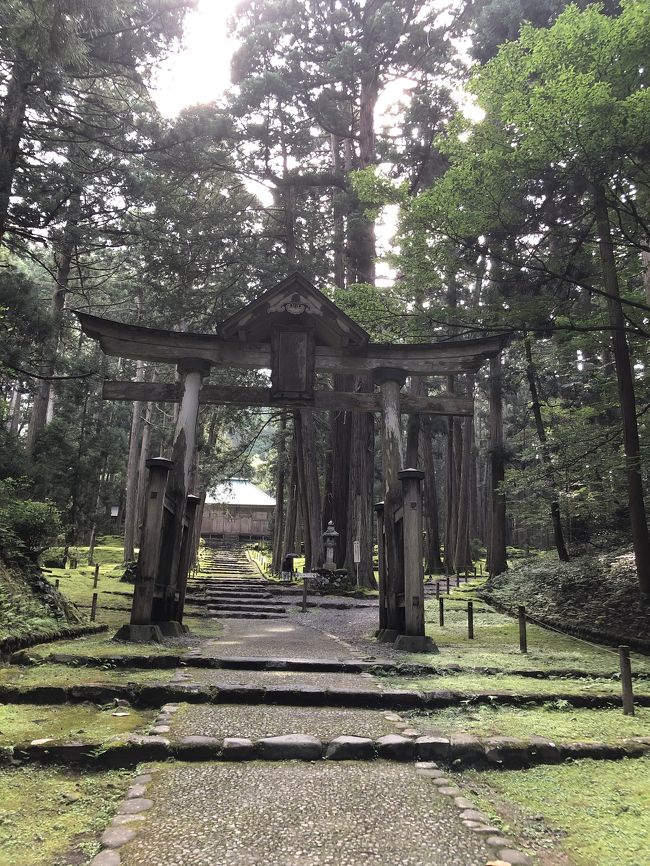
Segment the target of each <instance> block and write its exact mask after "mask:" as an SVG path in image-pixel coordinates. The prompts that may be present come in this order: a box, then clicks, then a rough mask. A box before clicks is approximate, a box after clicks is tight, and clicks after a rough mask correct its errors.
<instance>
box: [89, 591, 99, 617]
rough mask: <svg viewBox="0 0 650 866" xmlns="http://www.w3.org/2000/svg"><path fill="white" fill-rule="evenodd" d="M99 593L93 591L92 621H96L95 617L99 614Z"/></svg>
mask: <svg viewBox="0 0 650 866" xmlns="http://www.w3.org/2000/svg"><path fill="white" fill-rule="evenodd" d="M97 595H98V594H97V593H96V592H93V600H92V604H91V605H90V621H91V622H95V617H96V616H97Z"/></svg>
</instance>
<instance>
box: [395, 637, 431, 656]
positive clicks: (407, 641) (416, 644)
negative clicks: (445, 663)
mask: <svg viewBox="0 0 650 866" xmlns="http://www.w3.org/2000/svg"><path fill="white" fill-rule="evenodd" d="M394 646H395V649H396V650H401V651H402V652H406V653H437V652H438V647H437V646H436V645H435V643H434V642H433V641H432V640H431V638H430V637H426V636H425V635H414V634H400V635H398V637H397V639H396V640H395V644H394Z"/></svg>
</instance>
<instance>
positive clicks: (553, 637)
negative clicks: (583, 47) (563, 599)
mask: <svg viewBox="0 0 650 866" xmlns="http://www.w3.org/2000/svg"><path fill="white" fill-rule="evenodd" d="M482 585H483V581H480V580H477V581H471V582H470V583H468V584H466V585H465V584H463V585H462V586H461V587H459V588H458V589H455V590H454V592H452V593H451V595H450V596H449V597H447V596H445V607H446V610H445V625H444V627H442V628H441V627H440V626H439V625H438V602H437V600H436V599H435V598H434V599H431V600H428V601H427V602H425V621H426V623H427V625H426V632H427V634H428V635H430V636H431V637H432V638H433V640H434V641H435V642H436V644H437V645H438V648H439V650H440V655H438V656H434V657H432V658H431V660H432V661H435V662H436V663H437V664H461V665H464V666H466V667H495V668H499V669H500V670H503V671H509V670H512V669H513V668H521V667H530V668H536V669H539V670H553V669H562V670H583V671H593V672H599V673H610V674H615V673H616V672H617V671H618V656H617V654H616V652H614V651H613V650H612V649H611V648H606V647H597V646H592V645H591V644H587V643H584V642H583V641H578V640H576V639H575V638H572V637H570V636H569V635H564V634H558V633H557V632H554V631H550V630H549V629H545V628H541V627H540V626H536V625H532V624H530V623H529V625H528V630H527V631H528V654H527V655H522V654H521V653H520V652H519V626H518V623H517V620H516V619H514V618H513V617H509V616H506V615H503V614H499V613H496V612H495V611H493V610H491V609H488V610H485V607H486V606H485V603H484V602H478V601H477V596H476V591H477V589H480V587H481V586H482ZM447 598H449V599H450V601H449V602H447ZM470 599H471V600H474V601H475V606H476V607H480V608H483V610H476V611H475V613H474V635H475V637H474V640H469V639H468V637H467V607H466V603H467V601H468V600H470ZM409 658H410V660H412V661H414V662H418V661H420V662H422V661H425V660H426V657H424V656H422V655H412V656H410V657H409ZM632 669H633V670H634V671H635V672H637V673H650V659H649V658H648V657H646V656H642V655H640V654H638V653H632Z"/></svg>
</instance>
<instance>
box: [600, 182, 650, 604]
mask: <svg viewBox="0 0 650 866" xmlns="http://www.w3.org/2000/svg"><path fill="white" fill-rule="evenodd" d="M594 206H595V213H596V222H597V225H598V235H599V250H600V260H601V266H602V270H603V282H604V285H605V290H606V292H607V294H608V298H607V310H608V313H609V321H610V324H611V325H612V327H613V328H614V329H615V330H613V331H612V348H613V351H614V363H615V365H616V379H617V383H618V398H619V401H620V404H621V414H622V419H623V447H624V450H625V463H626V468H627V490H628V505H629V509H630V523H631V526H632V542H633V545H634V559H635V561H636V570H637V576H638V579H639V591H640V593H641V596H642V598H644V599H650V537H649V535H648V523H647V520H646V512H645V502H644V498H643V480H642V476H641V459H640V453H639V429H638V425H637V419H636V399H635V395H634V379H633V376H632V364H631V361H630V351H629V348H628V345H627V339H626V336H625V318H624V316H623V308H622V305H621V300H620V291H619V285H618V274H617V272H616V260H615V258H614V246H613V242H612V235H611V229H610V223H609V213H608V210H607V201H606V199H605V190H604V189H603V187H602V186H601V185H600V184H595V185H594Z"/></svg>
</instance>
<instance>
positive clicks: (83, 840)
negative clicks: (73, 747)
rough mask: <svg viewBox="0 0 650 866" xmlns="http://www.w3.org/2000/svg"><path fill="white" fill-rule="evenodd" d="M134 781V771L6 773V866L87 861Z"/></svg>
mask: <svg viewBox="0 0 650 866" xmlns="http://www.w3.org/2000/svg"><path fill="white" fill-rule="evenodd" d="M132 776H133V771H132V770H129V771H119V770H116V771H112V772H101V773H93V772H89V771H85V772H84V774H83V775H80V774H79V773H76V772H74V771H72V770H65V769H60V768H53V767H38V768H37V767H29V766H27V767H21V768H19V769H12V770H0V804H1V805H0V866H17V864H20V866H69V864H71V863H83V862H86V861H87V860H88V859H89V858H90V857H92V856H93V855H94V854H96V853H97V851H98V850H99V845H98V843H97V839H98V837H99V834H100V833H101V832H102V831H103V830H104V829H105V827H106V825H107V824H108V822H109V821H110V819H111V817H112V816H113V814H114V813H115V810H116V809H117V807H118V804H119V802H120V800H121V799H122V797H123V796H124V792H125V791H126V789H127V787H128V785H129V782H130V779H131V778H132Z"/></svg>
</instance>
